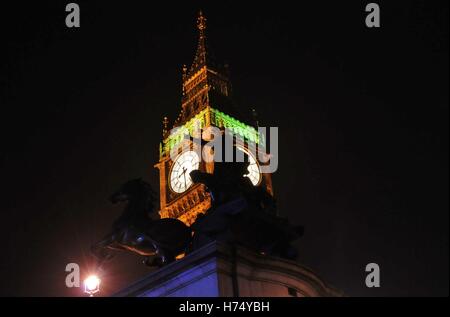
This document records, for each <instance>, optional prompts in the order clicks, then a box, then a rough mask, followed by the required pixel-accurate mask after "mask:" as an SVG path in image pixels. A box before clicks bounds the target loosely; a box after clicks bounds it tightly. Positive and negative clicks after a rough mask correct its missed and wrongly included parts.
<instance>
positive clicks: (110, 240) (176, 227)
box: [91, 179, 191, 267]
mask: <svg viewBox="0 0 450 317" xmlns="http://www.w3.org/2000/svg"><path fill="white" fill-rule="evenodd" d="M110 201H111V202H112V203H113V204H116V203H120V202H123V203H125V204H126V206H125V208H124V211H123V213H122V215H121V216H120V217H119V218H118V219H116V220H115V221H114V223H113V226H112V230H111V232H110V233H109V234H108V235H106V236H105V237H104V238H103V239H102V240H101V241H99V242H98V243H96V244H94V245H93V246H92V247H91V251H92V253H93V255H94V256H95V257H96V258H97V267H101V265H102V264H103V262H104V261H106V260H109V259H111V258H112V257H113V256H114V254H113V251H116V250H123V251H131V252H134V253H137V254H139V255H142V256H144V257H145V260H144V263H145V264H146V265H149V266H162V265H165V264H167V263H170V262H172V261H174V260H175V257H176V256H178V255H180V254H182V253H184V252H185V251H186V249H187V247H188V245H189V243H190V240H191V229H190V228H189V227H188V226H186V225H185V224H184V223H183V222H181V221H180V220H177V219H172V218H164V219H157V220H152V219H151V217H150V215H151V213H152V212H153V207H154V206H153V202H154V201H155V198H154V192H153V190H152V188H151V187H150V185H149V184H148V183H146V182H144V181H143V180H142V179H134V180H131V181H128V182H127V183H125V184H124V185H122V187H121V188H120V189H119V190H118V191H117V192H116V193H114V194H113V195H112V196H111V197H110Z"/></svg>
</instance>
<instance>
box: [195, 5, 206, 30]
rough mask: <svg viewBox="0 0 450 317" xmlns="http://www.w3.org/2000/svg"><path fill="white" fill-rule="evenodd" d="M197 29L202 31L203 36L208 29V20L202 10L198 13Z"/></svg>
mask: <svg viewBox="0 0 450 317" xmlns="http://www.w3.org/2000/svg"><path fill="white" fill-rule="evenodd" d="M197 28H198V29H199V30H200V34H203V31H204V30H205V29H206V18H205V17H204V15H203V12H202V10H200V12H199V13H198V18H197Z"/></svg>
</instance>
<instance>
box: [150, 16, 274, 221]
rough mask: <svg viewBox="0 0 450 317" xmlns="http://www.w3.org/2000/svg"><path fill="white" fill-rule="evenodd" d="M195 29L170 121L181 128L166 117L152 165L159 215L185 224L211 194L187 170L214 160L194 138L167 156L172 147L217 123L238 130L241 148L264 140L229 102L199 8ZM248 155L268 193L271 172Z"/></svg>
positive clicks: (224, 68)
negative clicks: (177, 107) (157, 177)
mask: <svg viewBox="0 0 450 317" xmlns="http://www.w3.org/2000/svg"><path fill="white" fill-rule="evenodd" d="M197 29H198V45H197V50H196V52H195V56H194V60H193V62H192V64H191V66H190V67H187V66H186V65H183V71H182V82H183V83H182V98H181V110H180V113H179V115H178V117H177V118H176V120H175V121H174V122H173V128H183V129H171V130H169V129H168V122H167V119H165V120H164V128H163V142H162V144H161V147H160V159H159V162H158V163H157V164H156V165H155V167H156V168H158V169H159V173H160V203H161V205H160V208H161V209H160V215H161V217H162V218H167V217H170V218H178V219H179V220H181V221H183V222H184V223H186V224H188V225H191V224H192V223H193V222H194V221H195V219H196V217H197V215H198V214H199V213H205V212H206V211H207V210H208V209H209V207H210V206H211V200H210V196H209V194H208V193H207V191H206V190H205V188H204V186H203V185H202V184H193V183H192V180H191V179H190V176H189V172H190V171H191V170H192V169H200V170H202V171H206V172H208V173H212V172H213V170H214V163H213V162H203V161H202V158H200V157H198V154H197V153H202V151H201V149H196V148H195V147H196V146H198V145H196V144H194V143H193V142H190V143H189V146H188V147H189V148H190V149H191V151H187V152H184V153H179V155H178V157H177V158H174V159H173V157H172V158H171V155H170V154H171V151H172V150H173V149H176V148H178V147H179V146H180V145H181V144H184V143H183V142H186V138H185V136H186V134H190V136H193V133H194V131H195V130H197V129H203V130H204V129H206V128H208V127H216V128H219V129H221V131H222V132H224V131H225V130H228V131H232V132H233V133H235V134H238V135H239V139H240V140H242V142H240V143H239V142H237V143H236V144H234V145H235V146H236V148H237V149H238V150H240V151H244V152H247V154H249V151H248V144H252V146H253V147H254V146H255V145H256V148H260V149H263V148H264V139H263V138H261V137H260V135H259V133H258V131H257V130H256V129H255V127H254V126H253V125H252V124H248V123H244V122H251V120H247V119H244V118H245V117H244V116H243V115H242V113H241V112H240V111H239V109H238V108H237V107H236V106H235V105H234V102H233V101H232V96H231V93H232V90H231V83H230V80H229V71H228V65H223V64H219V63H217V62H216V60H215V59H214V58H212V54H211V51H210V50H209V48H208V46H207V41H206V17H205V16H204V14H203V13H202V12H201V11H200V12H199V14H198V17H197ZM238 143H239V144H238ZM199 150H200V151H199ZM258 155H259V152H258ZM261 155H265V154H263V153H261ZM249 156H250V158H249V159H250V166H249V174H248V177H249V178H250V179H251V181H252V183H253V184H254V185H255V186H264V187H265V188H266V189H267V191H268V192H269V193H270V194H272V183H271V177H270V174H262V173H261V172H260V168H259V164H260V163H259V161H258V159H257V158H256V157H253V156H251V155H249ZM259 157H262V156H259ZM172 159H173V160H172Z"/></svg>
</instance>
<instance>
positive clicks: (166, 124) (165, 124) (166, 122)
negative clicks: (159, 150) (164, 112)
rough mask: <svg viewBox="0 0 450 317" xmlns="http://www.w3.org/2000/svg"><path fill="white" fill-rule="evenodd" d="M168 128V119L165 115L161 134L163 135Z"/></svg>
mask: <svg viewBox="0 0 450 317" xmlns="http://www.w3.org/2000/svg"><path fill="white" fill-rule="evenodd" d="M168 128H169V119H168V118H167V117H164V119H163V136H165V135H166V134H167V132H168Z"/></svg>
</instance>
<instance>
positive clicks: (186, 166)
mask: <svg viewBox="0 0 450 317" xmlns="http://www.w3.org/2000/svg"><path fill="white" fill-rule="evenodd" d="M199 164H200V158H199V157H198V154H197V153H196V152H194V151H187V152H184V153H182V154H180V156H178V157H177V158H176V160H175V162H174V163H173V166H172V169H171V171H170V175H169V180H170V182H169V184H170V187H171V189H172V190H173V191H174V192H176V193H183V192H185V191H186V190H187V189H188V188H189V187H191V185H192V179H191V177H190V176H189V173H190V172H192V171H193V170H196V169H198V168H199Z"/></svg>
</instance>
